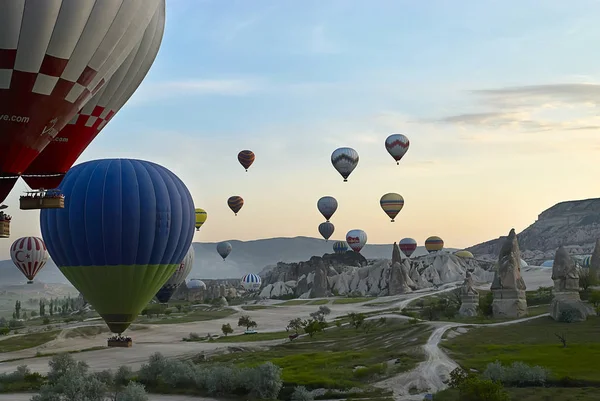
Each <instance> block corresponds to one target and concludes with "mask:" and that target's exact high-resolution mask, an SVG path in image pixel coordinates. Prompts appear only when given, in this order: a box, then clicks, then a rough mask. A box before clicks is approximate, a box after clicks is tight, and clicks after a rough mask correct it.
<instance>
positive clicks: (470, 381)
mask: <svg viewBox="0 0 600 401" xmlns="http://www.w3.org/2000/svg"><path fill="white" fill-rule="evenodd" d="M458 389H459V395H460V401H510V396H509V395H508V393H507V392H506V390H504V387H503V386H502V384H500V383H494V382H493V381H491V380H481V379H479V378H478V377H475V376H471V377H468V378H467V379H465V380H464V381H463V382H462V383H461V384H460V385H459V386H458Z"/></svg>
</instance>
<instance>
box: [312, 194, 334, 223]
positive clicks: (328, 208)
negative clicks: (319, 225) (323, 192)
mask: <svg viewBox="0 0 600 401" xmlns="http://www.w3.org/2000/svg"><path fill="white" fill-rule="evenodd" d="M337 208H338V203H337V200H336V199H335V198H334V197H333V196H323V197H322V198H320V199H319V200H318V201H317V209H319V212H321V214H322V215H323V217H325V220H327V221H329V219H330V218H331V216H333V214H334V213H335V211H336V210H337Z"/></svg>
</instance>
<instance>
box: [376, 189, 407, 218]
mask: <svg viewBox="0 0 600 401" xmlns="http://www.w3.org/2000/svg"><path fill="white" fill-rule="evenodd" d="M379 204H380V205H381V208H382V209H383V211H384V212H385V214H387V215H388V216H389V217H390V219H392V223H393V222H394V219H395V218H396V216H397V215H398V213H400V211H401V210H402V208H403V207H404V198H403V197H402V195H400V194H397V193H393V192H390V193H389V194H385V195H383V196H382V197H381V199H380V200H379Z"/></svg>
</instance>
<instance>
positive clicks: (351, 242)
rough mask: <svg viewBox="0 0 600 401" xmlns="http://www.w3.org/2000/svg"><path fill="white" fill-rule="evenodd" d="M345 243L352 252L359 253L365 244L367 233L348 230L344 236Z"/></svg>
mask: <svg viewBox="0 0 600 401" xmlns="http://www.w3.org/2000/svg"><path fill="white" fill-rule="evenodd" d="M346 243H347V244H348V246H350V248H352V250H353V251H354V252H360V250H361V249H362V248H363V247H364V246H365V244H366V243H367V233H366V232H364V231H363V230H350V231H348V233H347V234H346Z"/></svg>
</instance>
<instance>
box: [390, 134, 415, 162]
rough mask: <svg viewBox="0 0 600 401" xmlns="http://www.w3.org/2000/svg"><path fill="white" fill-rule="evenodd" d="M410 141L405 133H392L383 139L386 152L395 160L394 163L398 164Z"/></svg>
mask: <svg viewBox="0 0 600 401" xmlns="http://www.w3.org/2000/svg"><path fill="white" fill-rule="evenodd" d="M409 146H410V142H409V140H408V138H407V137H406V136H405V135H402V134H392V135H390V136H388V137H387V139H386V140H385V148H386V150H387V151H388V153H389V154H390V155H391V156H392V157H393V158H394V160H396V164H400V159H402V157H404V155H405V154H406V152H408V147H409Z"/></svg>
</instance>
